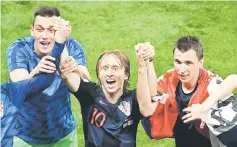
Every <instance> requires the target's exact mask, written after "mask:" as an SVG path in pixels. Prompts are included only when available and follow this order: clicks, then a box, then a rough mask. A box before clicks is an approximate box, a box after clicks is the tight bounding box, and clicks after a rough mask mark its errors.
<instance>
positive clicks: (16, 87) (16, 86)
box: [1, 74, 55, 109]
mask: <svg viewBox="0 0 237 147" xmlns="http://www.w3.org/2000/svg"><path fill="white" fill-rule="evenodd" d="M54 76H55V74H41V75H39V76H37V77H34V78H30V79H26V80H23V81H18V82H10V83H7V84H4V85H1V88H3V89H6V88H4V86H5V87H6V86H8V88H7V89H8V91H7V92H8V94H7V95H9V99H10V101H11V102H12V103H13V104H14V105H15V106H16V107H17V108H18V109H20V108H21V107H22V106H23V103H24V102H25V101H26V100H27V97H30V95H35V94H37V93H39V92H40V91H43V90H44V89H46V88H47V87H48V86H49V85H50V84H51V83H52V81H53V80H54Z"/></svg>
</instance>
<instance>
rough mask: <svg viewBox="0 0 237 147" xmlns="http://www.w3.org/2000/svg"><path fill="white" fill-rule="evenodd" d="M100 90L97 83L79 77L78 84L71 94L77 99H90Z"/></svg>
mask: <svg viewBox="0 0 237 147" xmlns="http://www.w3.org/2000/svg"><path fill="white" fill-rule="evenodd" d="M100 91H101V88H100V86H99V85H98V84H96V83H93V82H91V81H88V80H86V79H82V78H81V82H80V86H79V88H78V90H77V91H76V92H74V93H73V94H74V95H75V97H76V98H77V99H78V100H79V101H91V100H93V98H94V97H95V96H96V94H97V93H98V92H100Z"/></svg>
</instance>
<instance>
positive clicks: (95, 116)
mask: <svg viewBox="0 0 237 147" xmlns="http://www.w3.org/2000/svg"><path fill="white" fill-rule="evenodd" d="M99 118H100V119H99ZM105 119H106V115H105V113H104V112H98V109H97V108H94V109H93V114H92V117H91V124H95V125H96V126H97V127H99V128H100V127H102V126H103V125H104V122H105ZM99 120H101V121H100V122H99Z"/></svg>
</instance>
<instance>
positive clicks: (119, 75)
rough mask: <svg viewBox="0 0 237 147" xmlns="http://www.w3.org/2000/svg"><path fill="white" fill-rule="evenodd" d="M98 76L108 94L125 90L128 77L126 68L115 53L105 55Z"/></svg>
mask: <svg viewBox="0 0 237 147" xmlns="http://www.w3.org/2000/svg"><path fill="white" fill-rule="evenodd" d="M98 77H99V80H100V83H101V86H102V88H103V89H104V90H105V91H106V92H107V93H108V94H115V93H117V92H122V91H123V86H124V80H125V79H128V75H126V74H125V68H124V66H122V64H121V62H120V61H119V59H118V58H117V57H116V56H114V55H105V56H103V57H102V59H101V61H100V64H99V73H98Z"/></svg>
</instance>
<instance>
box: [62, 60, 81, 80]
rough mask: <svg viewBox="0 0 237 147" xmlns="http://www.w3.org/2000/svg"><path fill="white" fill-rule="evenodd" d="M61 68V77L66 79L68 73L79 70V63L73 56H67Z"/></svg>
mask: <svg viewBox="0 0 237 147" xmlns="http://www.w3.org/2000/svg"><path fill="white" fill-rule="evenodd" d="M59 69H60V72H59V73H60V75H61V77H62V78H63V79H65V78H66V75H67V74H69V73H72V72H76V71H77V70H78V64H77V62H76V60H75V59H74V58H73V57H72V56H67V57H65V59H64V60H62V61H61V63H60V67H59Z"/></svg>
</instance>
